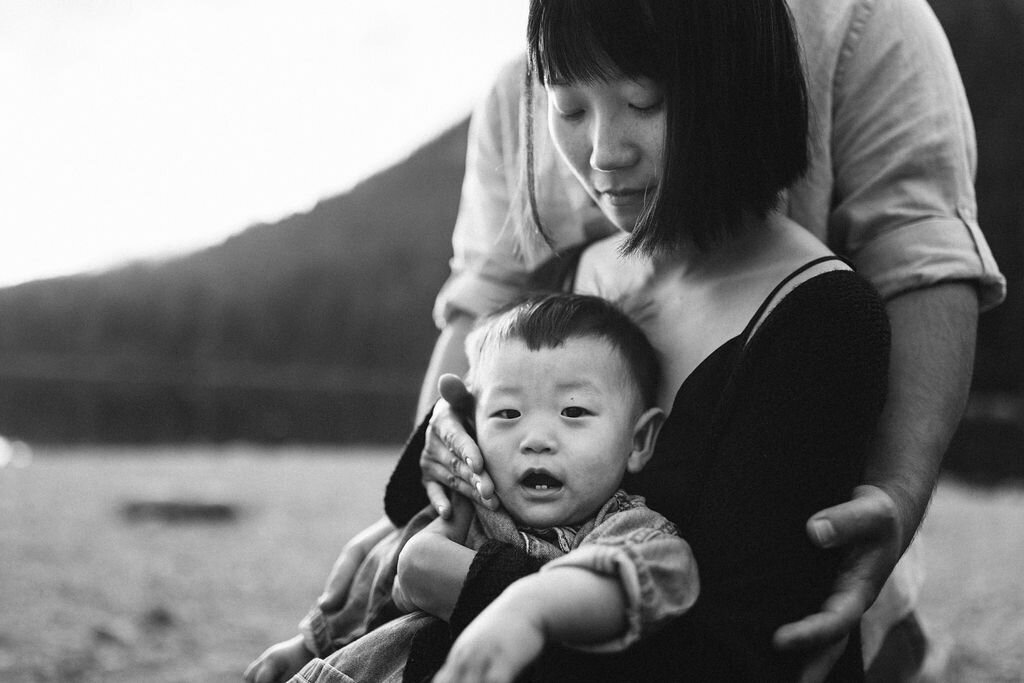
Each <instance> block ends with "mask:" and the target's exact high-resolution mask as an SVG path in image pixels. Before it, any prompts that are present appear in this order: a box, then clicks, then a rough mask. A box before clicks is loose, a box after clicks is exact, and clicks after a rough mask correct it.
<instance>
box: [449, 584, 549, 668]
mask: <svg viewBox="0 0 1024 683" xmlns="http://www.w3.org/2000/svg"><path fill="white" fill-rule="evenodd" d="M494 607H495V603H491V605H490V606H489V607H488V608H487V609H485V610H484V611H483V612H481V613H480V615H479V616H478V617H477V618H476V619H474V620H473V621H472V622H471V623H470V625H469V626H467V627H466V630H465V631H463V632H462V635H460V636H459V637H458V639H456V641H455V644H454V645H452V649H451V652H449V653H448V659H447V661H445V663H444V666H443V667H442V668H441V670H440V671H438V672H437V676H435V677H434V683H504V682H505V681H514V680H515V679H516V677H517V676H518V675H519V674H520V673H521V672H522V671H523V669H525V668H526V667H527V666H529V664H530V662H532V661H533V660H534V659H536V658H537V657H538V656H539V655H540V653H541V650H543V649H544V643H545V636H544V629H543V626H542V624H541V623H540V622H539V621H538V620H536V619H533V618H531V617H530V616H529V615H527V614H525V613H523V612H521V611H519V610H508V609H501V608H500V607H499V608H498V609H494Z"/></svg>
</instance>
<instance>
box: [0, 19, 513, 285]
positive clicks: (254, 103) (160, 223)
mask: <svg viewBox="0 0 1024 683" xmlns="http://www.w3.org/2000/svg"><path fill="white" fill-rule="evenodd" d="M525 17H526V0H392V1H391V2H368V1H367V0H288V1H287V2H286V1H284V0H280V1H277V2H273V1H271V0H218V1H217V2H211V1H210V0H175V2H163V1H160V0H0V93H3V105H2V106H0V236H2V243H0V286H6V285H11V284H15V283H18V282H23V281H26V280H30V279H35V278H39V277H48V276H51V275H59V274H64V273H70V272H77V271H81V270H92V269H97V268H103V267H106V266H110V265H113V264H116V263H118V262H121V261H124V260H128V259H135V258H149V257H158V256H160V255H166V254H172V253H178V252H181V251H188V250H191V249H194V248H198V247H201V246H204V245H207V244H210V243H214V242H218V241H220V240H222V239H224V238H225V237H227V236H228V235H230V234H232V233H235V232H238V231H240V230H242V229H244V228H245V227H247V226H249V225H251V224H253V223H254V222H257V221H274V220H277V219H278V218H281V217H283V216H286V215H288V214H291V213H294V212H296V211H304V210H307V209H309V208H310V207H311V206H312V205H313V204H314V203H315V202H316V201H317V200H318V199H320V198H322V197H327V196H331V195H334V194H337V193H339V192H342V191H344V190H345V189H347V188H349V187H351V185H352V184H354V183H355V182H357V181H358V180H359V179H361V178H363V177H365V176H366V175H368V174H369V173H371V172H373V171H376V170H378V169H380V168H383V167H384V166H387V165H388V164H390V163H392V162H394V161H396V160H397V159H400V158H401V157H402V156H404V155H405V154H407V153H408V152H410V151H411V150H412V149H413V148H415V147H416V146H418V145H419V144H420V143H422V142H425V141H426V140H427V139H429V138H430V137H432V136H433V135H435V134H436V133H438V132H440V131H441V130H443V129H444V128H446V127H447V126H448V125H450V124H452V123H454V122H455V121H457V120H458V119H459V118H461V117H462V116H464V115H465V114H466V113H467V112H468V111H469V109H470V107H471V106H472V104H473V102H475V101H476V99H477V98H478V97H480V96H481V95H482V93H483V92H484V90H485V89H486V87H487V84H488V82H489V81H490V80H491V79H492V78H493V76H494V74H495V72H496V71H497V69H498V68H500V66H501V64H502V63H503V62H505V61H506V60H507V59H509V58H511V57H512V56H514V55H515V53H516V52H517V51H518V50H520V49H521V47H522V41H523V37H522V36H523V33H524V30H523V28H524V26H525Z"/></svg>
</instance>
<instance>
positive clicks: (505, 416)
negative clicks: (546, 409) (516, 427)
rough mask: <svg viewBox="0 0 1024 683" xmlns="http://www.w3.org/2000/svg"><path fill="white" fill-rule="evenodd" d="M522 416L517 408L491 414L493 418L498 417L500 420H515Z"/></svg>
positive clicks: (504, 409)
mask: <svg viewBox="0 0 1024 683" xmlns="http://www.w3.org/2000/svg"><path fill="white" fill-rule="evenodd" d="M520 415H521V413H520V412H519V411H518V410H516V409H515V408H503V409H502V410H499V411H496V412H494V413H491V417H496V418H498V419H499V420H514V419H516V418H517V417H519V416H520Z"/></svg>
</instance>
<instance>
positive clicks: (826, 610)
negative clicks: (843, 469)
mask: <svg viewBox="0 0 1024 683" xmlns="http://www.w3.org/2000/svg"><path fill="white" fill-rule="evenodd" d="M901 529H902V526H901V524H900V520H899V514H898V509H897V506H896V503H895V502H894V500H893V498H892V497H891V496H890V495H889V494H887V493H886V492H885V491H883V490H882V489H880V488H878V487H877V486H869V485H864V486H858V487H857V488H856V489H854V493H853V498H852V500H850V501H848V502H845V503H842V504H840V505H836V506H834V507H831V508H828V509H827V510H822V511H821V512H819V513H817V514H815V515H814V516H813V517H811V519H810V520H809V521H808V522H807V534H808V536H810V538H811V541H812V542H813V543H814V544H815V545H817V546H819V547H821V548H841V549H843V551H844V554H845V557H844V560H843V567H842V570H841V572H840V574H839V577H838V578H837V579H836V582H835V584H834V586H833V592H832V595H831V596H829V598H828V599H827V600H826V601H825V603H824V604H823V605H822V607H821V610H820V611H819V612H818V613H817V614H812V615H810V616H808V617H806V618H804V619H801V620H800V621H797V622H794V623H791V624H786V625H784V626H782V627H780V628H779V629H778V630H777V631H776V632H775V638H774V640H775V646H776V647H777V648H779V649H780V650H787V651H805V652H807V653H808V655H809V659H808V664H807V666H806V667H805V670H804V676H803V678H802V679H801V680H802V681H804V682H807V683H810V682H812V681H821V680H824V678H825V677H826V676H827V675H828V672H829V670H830V669H831V668H832V664H834V663H835V661H836V660H837V659H838V658H839V656H840V655H841V654H842V652H843V649H844V648H845V646H846V638H847V636H848V635H849V633H850V632H851V631H852V630H853V629H854V628H857V627H858V626H859V623H860V618H861V616H862V615H863V614H864V612H865V611H866V610H867V609H868V608H869V607H870V606H871V604H872V603H873V602H874V601H875V598H876V597H877V596H878V593H879V591H881V590H882V586H883V585H884V584H885V581H886V580H887V579H888V578H889V574H890V573H892V569H893V567H895V566H896V562H897V561H898V560H899V558H900V555H901V554H902V551H903V547H904V543H903V537H902V532H901Z"/></svg>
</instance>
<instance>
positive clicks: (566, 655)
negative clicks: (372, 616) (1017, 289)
mask: <svg viewBox="0 0 1024 683" xmlns="http://www.w3.org/2000/svg"><path fill="white" fill-rule="evenodd" d="M529 51H530V59H531V64H532V65H533V66H534V68H535V69H536V72H537V76H538V78H539V80H540V81H541V83H542V84H543V85H544V86H545V88H546V89H547V92H548V101H549V111H548V123H549V126H550V130H551V134H552V138H553V140H554V141H555V144H556V146H557V147H558V150H559V152H560V154H561V155H562V157H563V159H564V160H565V162H566V163H567V164H568V165H569V167H570V168H571V169H572V170H573V173H574V174H575V175H576V177H577V179H578V180H579V181H580V182H581V183H582V184H583V186H584V187H585V188H586V189H587V191H588V193H589V194H590V195H591V197H592V198H593V199H594V201H595V202H596V203H597V205H598V206H599V207H600V208H601V209H602V211H603V212H604V213H605V214H606V215H607V216H608V217H609V219H610V220H611V221H612V222H613V223H615V225H616V226H617V227H619V228H620V229H621V230H622V231H623V232H624V236H623V237H622V238H620V240H619V242H615V243H609V242H602V243H600V244H598V245H595V246H594V247H592V248H591V249H590V250H588V251H587V252H586V253H585V254H584V255H583V256H582V258H581V260H580V264H579V269H578V272H577V276H576V286H577V289H580V290H582V291H588V292H592V293H600V294H602V295H604V296H609V297H611V298H618V299H624V300H626V301H628V302H629V304H630V305H631V306H633V307H634V309H635V310H637V311H640V312H641V315H640V316H639V319H640V322H641V325H642V326H643V327H644V328H645V332H647V334H648V336H649V337H650V338H651V340H652V342H653V344H654V346H655V348H656V349H658V352H659V356H660V358H661V361H662V364H663V366H664V368H665V376H664V378H663V379H664V384H665V385H666V386H667V387H668V390H667V391H666V392H665V393H664V395H663V396H662V397H661V403H662V407H663V408H664V409H666V410H667V411H670V416H669V419H668V422H667V423H666V426H665V428H664V429H663V431H662V435H661V437H660V439H659V443H658V450H657V454H656V455H655V457H654V459H653V461H652V463H651V465H650V467H649V469H648V471H646V472H645V473H644V476H643V477H642V478H640V477H638V478H636V479H634V480H633V481H632V482H630V484H629V488H630V490H631V491H632V492H635V493H640V494H642V495H644V496H646V497H647V499H648V502H649V503H650V504H651V506H652V507H653V508H655V509H657V510H659V511H660V512H662V513H663V514H665V515H666V516H668V517H669V518H670V519H672V520H673V521H675V522H676V523H677V524H678V525H679V526H680V529H681V531H682V534H683V536H684V537H685V538H687V540H689V541H690V542H691V545H692V546H693V549H694V553H695V556H696V558H697V562H698V566H699V567H700V572H701V576H702V582H703V585H704V591H703V594H702V595H701V597H700V598H699V600H698V602H697V605H696V606H695V608H694V609H693V611H692V612H691V613H690V614H688V615H687V616H685V617H683V618H682V619H680V620H679V621H678V622H677V623H676V624H674V625H673V626H672V627H670V628H669V629H667V630H666V631H664V632H662V633H660V634H657V635H656V636H654V637H653V638H651V639H650V640H649V641H647V642H646V643H645V644H643V645H642V646H641V648H639V650H638V651H631V652H627V653H624V654H623V655H619V656H597V655H578V654H574V653H573V652H571V651H569V650H566V649H560V648H557V647H554V648H550V649H549V650H547V651H546V652H545V655H544V656H543V657H542V658H541V659H540V660H539V662H538V665H537V668H536V673H537V674H538V675H539V676H541V677H550V678H557V679H559V680H565V679H567V678H573V677H575V678H578V679H581V680H594V679H595V678H596V679H617V678H626V679H629V678H640V679H666V680H675V679H678V678H681V677H687V676H689V677H692V678H694V679H695V680H736V679H747V680H752V679H756V680H765V679H787V678H792V677H793V676H794V675H795V671H796V669H795V662H792V661H787V660H786V659H785V658H783V657H782V656H780V655H779V654H778V653H777V652H776V651H775V650H774V649H773V648H772V646H771V635H772V632H773V631H774V630H775V629H776V628H777V627H778V626H779V625H781V624H783V623H786V622H787V621H792V620H794V619H796V618H799V617H801V616H803V615H804V614H807V613H810V612H812V611H814V610H815V609H816V608H817V606H818V605H819V604H820V602H821V601H822V600H823V599H824V597H825V596H826V595H827V594H828V589H829V586H830V584H831V581H832V579H833V578H834V577H835V575H836V572H837V569H838V567H837V559H836V558H835V557H834V556H830V555H829V554H827V553H825V552H822V551H820V550H816V549H814V548H813V547H812V546H811V545H810V544H809V543H808V542H807V540H806V536H805V532H804V523H805V520H806V519H807V518H808V517H809V516H810V515H811V514H812V513H813V512H815V511H817V510H819V509H822V508H824V507H827V506H828V505H831V504H834V503H837V502H839V501H841V500H845V499H846V498H847V497H848V495H849V492H850V490H851V489H852V488H853V486H854V485H855V484H856V482H857V481H858V477H859V473H860V464H861V460H860V459H861V455H862V453H864V451H865V449H866V441H867V439H868V436H869V435H870V434H871V432H872V429H873V427H874V423H875V421H876V419H877V417H878V414H879V412H880V409H881V406H882V403H883V401H884V398H885V386H886V370H887V358H888V328H887V323H886V319H885V315H884V311H883V308H882V305H881V302H880V301H879V300H878V298H877V296H876V295H875V293H874V292H873V290H871V288H870V287H869V286H868V285H866V283H864V282H863V280H861V279H860V278H859V277H858V276H856V275H855V274H853V273H852V272H851V271H850V270H849V268H848V267H846V266H845V264H843V263H842V262H840V261H838V260H836V259H835V258H834V257H832V256H831V255H830V252H829V251H828V249H827V248H825V247H824V246H823V245H822V244H821V243H819V242H817V241H816V240H815V239H813V238H812V237H810V236H809V235H808V234H807V233H806V231H804V230H803V229H801V228H800V227H799V226H797V225H795V224H793V223H792V222H790V221H788V220H786V219H784V218H782V217H781V216H780V215H779V214H778V213H777V212H776V211H775V208H776V204H777V203H778V201H779V195H780V193H781V192H782V190H783V189H784V188H785V187H786V186H787V185H789V184H790V183H791V182H792V181H793V180H795V179H796V178H797V177H798V176H799V175H800V174H801V173H802V172H803V170H804V167H805V165H806V163H807V151H806V144H807V143H806V139H807V113H806V105H805V95H804V84H803V79H802V75H801V69H800V65H799V53H798V49H797V45H796V41H795V38H794V35H793V31H792V27H791V26H790V23H789V17H788V13H787V10H786V6H785V4H784V3H783V2H781V1H778V2H770V1H768V0H756V1H752V0H707V1H700V2H684V3H679V2H671V1H668V0H666V1H663V2H656V1H653V0H650V1H643V0H636V1H635V2H592V1H591V2H552V1H549V0H534V1H533V2H532V3H531V12H530V28H529ZM540 219H541V220H540V221H539V222H540V223H542V219H543V217H540ZM620 242H621V244H620ZM620 246H621V248H622V250H623V251H625V252H626V253H629V254H633V255H636V256H637V258H627V257H620V255H619V253H618V252H619V247H620ZM422 443H423V442H422V439H421V440H419V441H416V440H414V442H413V443H411V444H410V448H409V449H408V450H407V457H405V458H404V459H403V463H404V466H402V465H400V468H399V471H397V472H396V475H395V478H394V479H393V481H392V484H391V486H390V489H389V496H388V512H389V515H390V516H391V517H392V519H393V520H396V521H403V520H404V515H405V514H406V512H405V511H404V510H403V509H402V508H403V507H406V508H407V509H418V507H419V506H420V505H421V504H423V503H424V502H425V498H423V496H422V492H421V489H420V487H419V468H418V467H416V466H415V465H416V463H415V456H416V455H418V453H419V449H420V448H422ZM445 464H447V459H446V462H445ZM424 470H425V471H426V472H428V473H432V474H433V476H435V477H437V476H439V475H438V474H437V469H436V463H434V464H430V463H428V464H427V465H426V467H425V468H424ZM442 476H447V475H442ZM778 501H784V504H783V505H779V503H778ZM428 555H429V554H428ZM404 559H405V560H406V561H405V562H404V564H405V566H406V568H407V569H408V571H405V572H404V573H403V575H402V577H401V581H402V586H403V589H404V590H405V591H406V593H407V594H408V595H410V597H411V598H412V600H413V601H414V602H417V604H419V605H420V606H421V607H423V608H425V609H427V610H428V611H433V612H434V613H436V614H442V615H450V616H451V623H452V625H453V627H454V629H455V630H456V631H459V630H460V629H461V628H462V627H464V626H465V625H466V624H467V623H469V622H470V621H471V620H472V619H473V618H474V617H475V616H476V614H477V613H478V612H479V609H477V608H478V607H483V606H484V605H486V604H487V602H489V600H490V599H491V598H493V596H494V595H495V594H496V592H497V590H498V588H497V587H500V586H501V585H503V582H504V584H507V583H508V579H509V578H510V577H508V574H509V573H510V572H509V569H508V568H509V567H510V566H517V562H518V565H519V566H520V567H521V571H523V572H525V571H528V570H529V567H527V566H525V563H523V562H521V561H518V560H517V559H516V558H515V557H514V554H513V553H511V551H510V550H509V549H507V548H500V547H495V548H485V549H484V550H482V551H481V552H480V553H478V554H477V555H476V556H475V557H474V558H473V559H472V561H471V563H469V564H465V563H460V562H455V563H452V562H446V561H445V560H444V558H435V557H430V556H424V557H420V558H404ZM435 560H440V561H436V562H435ZM513 573H514V572H513ZM453 576H454V577H456V579H457V580H456V581H454V584H455V585H459V586H462V588H461V592H460V593H459V594H458V595H447V594H445V591H438V590H437V586H438V585H449V584H450V583H452V582H451V577H453ZM441 577H443V580H442V578H441ZM465 577H468V578H465ZM479 624H483V625H484V626H479ZM486 625H487V619H486V617H484V618H482V619H481V620H480V621H478V622H476V624H475V625H474V626H473V627H472V628H471V629H470V630H469V631H468V633H467V636H466V638H467V639H469V640H470V641H473V642H476V643H486V642H487V638H488V637H489V635H491V632H488V630H487V627H486ZM456 650H457V651H456V656H457V657H466V656H468V657H470V658H472V657H473V656H474V653H484V654H486V653H487V652H488V648H486V647H475V648H466V647H458V646H457V648H456ZM466 653H469V654H468V655H467V654H466ZM638 662H642V663H643V667H644V668H643V669H637V666H638ZM410 666H412V664H410ZM455 670H458V669H457V668H456V669H455ZM448 671H450V670H446V673H447V672H448ZM860 672H861V664H860V661H859V651H858V648H857V647H849V648H847V650H846V653H845V654H844V656H843V658H842V659H841V660H840V662H839V663H838V664H837V667H836V669H835V670H834V675H835V676H836V677H837V678H843V679H846V678H855V677H858V676H859V675H860ZM414 673H415V672H411V671H409V670H407V675H408V676H410V677H414Z"/></svg>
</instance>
